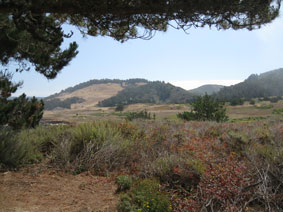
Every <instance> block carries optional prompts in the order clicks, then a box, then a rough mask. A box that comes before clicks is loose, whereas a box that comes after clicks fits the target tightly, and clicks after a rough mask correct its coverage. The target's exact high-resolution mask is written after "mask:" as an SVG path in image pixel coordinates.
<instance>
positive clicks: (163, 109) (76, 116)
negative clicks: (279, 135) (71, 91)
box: [43, 100, 283, 123]
mask: <svg viewBox="0 0 283 212" xmlns="http://www.w3.org/2000/svg"><path fill="white" fill-rule="evenodd" d="M280 108H283V100H281V101H279V102H277V103H270V102H259V103H256V104H255V105H250V104H248V103H246V104H244V105H239V106H227V114H228V116H229V119H230V120H232V119H247V118H249V117H254V118H256V117H263V118H267V117H275V116H277V115H274V114H273V113H272V112H273V110H275V109H280ZM141 110H147V111H148V112H150V113H152V114H155V115H156V119H169V120H172V119H176V114H177V113H181V112H183V111H188V110H190V107H189V106H188V105H148V104H134V105H129V106H126V107H125V109H124V111H123V112H115V108H110V107H93V108H92V109H91V110H90V109H89V110H87V109H84V108H79V107H76V108H73V109H71V110H69V109H59V110H52V111H45V112H44V117H43V120H44V121H47V122H48V121H65V122H69V123H81V122H87V121H94V120H121V119H123V118H124V117H125V114H123V113H126V112H135V111H141Z"/></svg>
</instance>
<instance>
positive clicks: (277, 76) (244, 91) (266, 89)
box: [215, 69, 283, 105]
mask: <svg viewBox="0 0 283 212" xmlns="http://www.w3.org/2000/svg"><path fill="white" fill-rule="evenodd" d="M282 82H283V69H278V70H274V71H269V72H266V73H263V74H261V75H256V74H252V75H251V76H250V77H249V78H248V79H246V80H245V81H244V82H242V83H239V84H236V85H233V86H229V87H224V88H222V89H220V91H219V92H218V93H217V94H216V95H215V97H216V98H217V99H220V100H223V101H229V102H233V104H234V105H236V104H241V101H242V100H241V99H244V100H248V101H249V100H251V99H252V98H260V97H270V96H282V95H283V83H282Z"/></svg>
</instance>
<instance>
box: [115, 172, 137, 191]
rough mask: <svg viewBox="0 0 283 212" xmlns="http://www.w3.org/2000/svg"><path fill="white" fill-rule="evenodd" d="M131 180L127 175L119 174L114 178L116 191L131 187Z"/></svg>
mask: <svg viewBox="0 0 283 212" xmlns="http://www.w3.org/2000/svg"><path fill="white" fill-rule="evenodd" d="M132 183H133V180H132V178H131V177H130V176H128V175H120V176H118V177H117V178H116V184H117V185H118V188H117V192H121V191H126V190H128V189H130V188H131V186H132Z"/></svg>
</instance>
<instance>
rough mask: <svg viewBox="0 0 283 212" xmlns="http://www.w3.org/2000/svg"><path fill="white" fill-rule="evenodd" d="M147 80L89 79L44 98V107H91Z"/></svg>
mask: <svg viewBox="0 0 283 212" xmlns="http://www.w3.org/2000/svg"><path fill="white" fill-rule="evenodd" d="M147 82H148V81H147V80H145V79H129V80H118V79H113V80H111V79H102V80H89V81H87V82H84V83H80V84H78V85H76V86H73V87H69V88H67V89H65V90H62V91H61V92H59V93H56V94H53V95H51V96H48V97H46V98H44V102H45V109H47V110H52V109H55V108H58V107H60V108H69V109H70V108H74V109H78V108H79V109H89V108H93V107H95V106H96V105H97V104H98V102H100V101H102V100H104V99H107V98H110V97H112V96H115V95H116V94H117V93H118V92H119V91H121V90H123V89H125V88H127V87H135V86H140V85H144V84H146V83H147Z"/></svg>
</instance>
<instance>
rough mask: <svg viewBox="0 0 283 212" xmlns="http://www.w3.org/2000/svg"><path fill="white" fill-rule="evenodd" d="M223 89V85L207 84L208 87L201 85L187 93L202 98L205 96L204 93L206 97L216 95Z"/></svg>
mask: <svg viewBox="0 0 283 212" xmlns="http://www.w3.org/2000/svg"><path fill="white" fill-rule="evenodd" d="M223 87H224V86H223V85H213V84H208V85H202V86H200V87H198V88H195V89H191V90H189V92H191V93H192V94H195V95H199V96H203V95H205V93H207V94H208V95H211V94H214V93H217V92H218V91H220V89H221V88H223Z"/></svg>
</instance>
